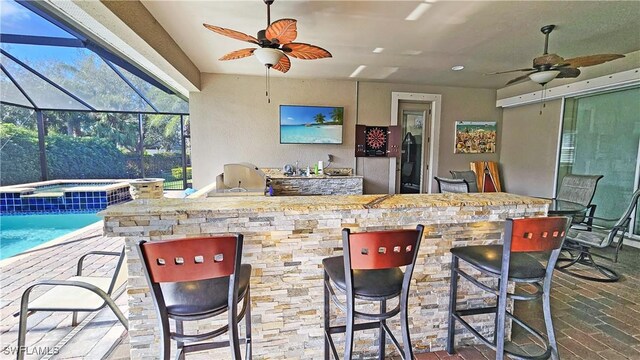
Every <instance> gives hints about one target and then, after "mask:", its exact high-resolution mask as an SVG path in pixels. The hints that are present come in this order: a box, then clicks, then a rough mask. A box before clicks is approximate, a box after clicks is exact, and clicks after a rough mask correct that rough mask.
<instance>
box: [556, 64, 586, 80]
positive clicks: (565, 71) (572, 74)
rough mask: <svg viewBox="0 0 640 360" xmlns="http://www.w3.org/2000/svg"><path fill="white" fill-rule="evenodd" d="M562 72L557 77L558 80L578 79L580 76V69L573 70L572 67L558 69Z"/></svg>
mask: <svg viewBox="0 0 640 360" xmlns="http://www.w3.org/2000/svg"><path fill="white" fill-rule="evenodd" d="M556 70H559V71H560V74H558V76H556V78H559V79H562V78H576V77H578V76H579V75H580V69H576V68H572V67H563V68H559V69H556Z"/></svg>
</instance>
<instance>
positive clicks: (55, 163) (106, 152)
mask: <svg viewBox="0 0 640 360" xmlns="http://www.w3.org/2000/svg"><path fill="white" fill-rule="evenodd" d="M46 143H47V144H46V148H47V165H48V167H49V178H50V179H122V178H126V173H125V162H124V156H123V155H122V152H120V150H119V149H118V148H117V147H116V145H115V144H114V143H113V142H110V141H108V140H106V139H101V138H96V137H73V136H68V135H58V134H54V135H49V136H47V138H46Z"/></svg>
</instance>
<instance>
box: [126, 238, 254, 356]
mask: <svg viewBox="0 0 640 360" xmlns="http://www.w3.org/2000/svg"><path fill="white" fill-rule="evenodd" d="M242 244H243V237H242V235H240V234H238V235H235V236H219V237H203V238H188V239H178V240H166V241H152V242H146V241H141V242H140V243H139V245H138V248H139V251H140V258H141V259H142V262H143V269H144V272H145V276H146V278H147V281H148V283H149V286H150V287H151V294H152V297H153V302H154V305H155V309H156V314H157V315H158V318H159V320H160V331H161V334H162V341H161V344H160V353H159V354H158V355H159V356H158V358H159V359H169V357H170V353H171V340H175V341H176V342H177V351H178V356H177V359H184V355H185V354H186V353H189V352H195V351H202V350H208V349H216V348H221V347H226V346H230V347H231V355H232V359H234V360H240V359H241V354H240V343H241V342H242V343H245V344H246V350H245V359H251V295H250V286H249V279H250V277H251V265H246V264H241V259H242ZM241 300H243V303H242V309H241V310H240V312H239V313H238V309H237V308H238V306H237V305H238V303H239V301H241ZM225 312H226V313H227V324H225V325H223V326H220V327H218V328H216V329H214V330H212V331H208V332H205V333H198V334H185V332H184V325H183V322H185V321H196V320H203V319H209V318H214V317H216V316H218V315H221V314H223V313H225ZM243 317H244V319H245V324H246V337H245V338H244V339H240V336H239V331H238V321H239V320H241V319H242V318H243ZM169 319H172V320H174V321H175V331H171V328H170V324H169ZM227 332H228V333H229V340H228V341H212V342H206V343H203V341H205V340H209V339H213V338H215V337H217V336H220V335H223V334H225V333H227Z"/></svg>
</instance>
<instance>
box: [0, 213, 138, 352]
mask: <svg viewBox="0 0 640 360" xmlns="http://www.w3.org/2000/svg"><path fill="white" fill-rule="evenodd" d="M123 245H124V239H122V238H117V237H115V238H107V237H104V236H103V231H102V222H100V223H97V224H94V225H91V226H89V227H86V228H84V229H82V230H80V231H77V232H74V233H73V234H71V235H70V236H66V237H62V238H59V239H57V240H54V241H53V242H48V243H46V244H43V245H42V246H40V247H38V248H35V249H34V250H30V251H29V252H27V253H25V254H22V255H18V256H15V257H12V258H8V259H4V260H1V261H0V318H1V319H2V320H1V322H0V344H1V347H0V358H2V359H5V358H7V359H9V358H15V353H14V352H12V351H15V347H16V344H17V338H18V318H17V317H13V314H14V313H15V312H17V311H18V310H19V308H20V297H21V296H22V293H23V291H24V290H25V289H26V287H27V286H29V285H30V284H33V283H34V282H36V281H38V280H45V279H60V280H62V279H68V278H70V277H71V276H73V275H75V270H76V264H77V260H78V258H79V257H80V256H81V255H82V254H84V253H86V252H89V251H94V250H103V251H120V249H121V248H122V246H123ZM114 266H115V261H114V258H113V257H94V258H91V259H87V263H86V264H85V273H86V274H88V275H91V274H94V275H103V274H110V273H111V272H112V271H113V269H114ZM45 290H46V289H45V288H44V287H40V288H35V289H34V290H33V292H32V296H33V297H34V298H35V297H36V296H38V295H40V294H42V293H43V292H44V291H45ZM121 290H122V289H121ZM126 300H127V299H126V296H119V297H118V299H117V300H116V304H117V305H118V306H119V307H120V309H121V310H122V312H123V313H124V314H125V316H126V315H127V312H128V311H127V310H128V305H127V301H126ZM78 321H79V322H80V324H79V325H78V326H77V327H75V328H74V327H72V326H71V313H62V312H47V311H43V312H36V313H35V314H33V315H31V316H29V318H28V321H27V326H28V332H27V342H26V345H27V347H28V348H29V349H34V347H36V348H40V349H43V348H45V347H49V348H50V349H54V348H56V349H58V350H57V351H58V353H57V354H55V355H53V356H51V358H55V359H103V358H106V357H108V356H109V354H110V353H111V352H112V350H113V349H114V347H115V346H116V345H117V344H118V343H120V341H121V340H122V338H123V337H125V336H126V334H127V333H126V330H125V328H124V326H122V324H120V322H119V321H118V320H117V319H116V317H115V315H113V313H112V312H111V311H110V310H109V309H108V308H106V309H103V310H101V311H99V312H97V313H80V314H79V316H78ZM32 352H33V350H32ZM25 358H26V359H48V358H50V357H49V356H46V355H45V356H44V357H43V356H42V354H40V355H36V354H33V353H32V354H28V355H27V356H25Z"/></svg>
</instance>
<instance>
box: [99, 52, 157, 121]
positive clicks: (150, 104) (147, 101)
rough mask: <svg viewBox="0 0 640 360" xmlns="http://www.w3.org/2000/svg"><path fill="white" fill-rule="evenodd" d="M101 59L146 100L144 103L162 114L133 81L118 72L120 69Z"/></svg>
mask: <svg viewBox="0 0 640 360" xmlns="http://www.w3.org/2000/svg"><path fill="white" fill-rule="evenodd" d="M100 58H101V59H102V61H104V62H105V63H106V64H107V65H108V66H109V67H110V68H111V70H113V71H114V72H115V73H116V74H118V76H120V78H121V79H122V80H123V81H124V82H125V83H127V85H129V87H130V88H131V89H133V91H135V92H136V94H138V96H140V97H141V98H142V100H144V102H146V103H147V104H148V105H149V106H151V108H153V110H155V111H156V112H160V110H158V108H157V107H156V106H155V105H153V103H152V102H151V100H149V99H147V97H146V96H144V94H143V93H142V92H141V91H140V90H139V89H138V88H137V87H136V86H135V85H134V84H133V83H132V82H131V81H129V79H127V77H126V76H124V74H123V73H122V72H121V71H120V70H118V68H116V67H115V66H114V65H113V64H112V63H111V62H110V61H109V60H106V59H104V58H103V57H102V56H101V57H100Z"/></svg>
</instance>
